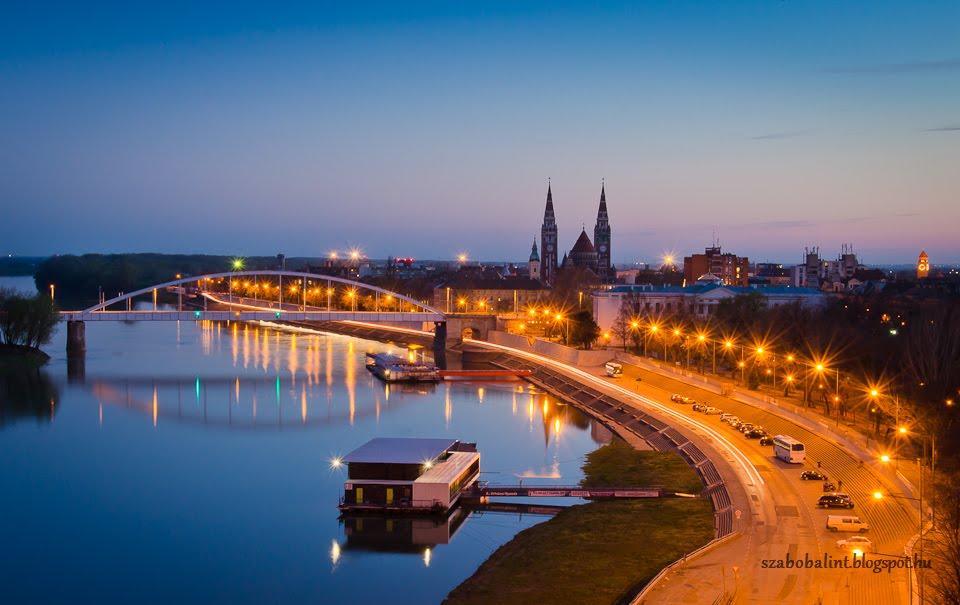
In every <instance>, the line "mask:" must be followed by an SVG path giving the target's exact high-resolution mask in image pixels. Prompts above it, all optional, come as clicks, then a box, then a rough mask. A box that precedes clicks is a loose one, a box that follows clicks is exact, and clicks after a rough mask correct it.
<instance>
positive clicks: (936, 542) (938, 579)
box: [924, 473, 960, 605]
mask: <svg viewBox="0 0 960 605" xmlns="http://www.w3.org/2000/svg"><path fill="white" fill-rule="evenodd" d="M958 485H960V475H958V474H957V473H951V474H946V477H945V478H944V479H941V480H940V481H938V482H937V485H936V490H937V492H936V497H937V506H936V510H935V512H934V520H933V528H932V529H931V530H930V531H929V532H928V533H927V534H926V535H925V537H926V539H927V540H928V542H927V544H928V545H929V546H928V549H929V550H928V551H927V552H928V553H929V557H930V559H931V568H930V569H928V570H926V573H925V574H924V576H925V579H926V582H927V586H928V587H929V589H930V591H931V592H932V593H933V596H934V597H935V598H934V599H933V601H934V602H936V603H946V604H949V605H960V487H958Z"/></svg>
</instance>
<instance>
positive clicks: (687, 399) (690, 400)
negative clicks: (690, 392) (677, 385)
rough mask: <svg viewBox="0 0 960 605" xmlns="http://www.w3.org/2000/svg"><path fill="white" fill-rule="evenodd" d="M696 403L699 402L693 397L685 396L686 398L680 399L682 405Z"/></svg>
mask: <svg viewBox="0 0 960 605" xmlns="http://www.w3.org/2000/svg"><path fill="white" fill-rule="evenodd" d="M696 402H697V400H696V399H694V398H693V397H686V396H684V397H681V398H680V403H696Z"/></svg>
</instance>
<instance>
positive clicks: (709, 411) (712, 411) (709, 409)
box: [703, 405, 723, 416]
mask: <svg viewBox="0 0 960 605" xmlns="http://www.w3.org/2000/svg"><path fill="white" fill-rule="evenodd" d="M703 413H704V414H706V415H707V416H716V415H717V414H722V413H723V410H721V409H720V408H715V407H713V406H712V405H711V406H707V409H705V410H703Z"/></svg>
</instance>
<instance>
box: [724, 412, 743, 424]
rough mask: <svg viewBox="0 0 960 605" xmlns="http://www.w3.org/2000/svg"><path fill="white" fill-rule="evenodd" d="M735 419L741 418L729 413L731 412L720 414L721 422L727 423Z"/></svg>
mask: <svg viewBox="0 0 960 605" xmlns="http://www.w3.org/2000/svg"><path fill="white" fill-rule="evenodd" d="M733 420H739V418H737V417H736V416H734V415H733V414H729V413H727V414H720V422H727V423H729V422H731V421H733Z"/></svg>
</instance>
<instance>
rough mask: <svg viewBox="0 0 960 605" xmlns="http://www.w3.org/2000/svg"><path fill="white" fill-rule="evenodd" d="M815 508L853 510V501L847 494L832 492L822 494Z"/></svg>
mask: <svg viewBox="0 0 960 605" xmlns="http://www.w3.org/2000/svg"><path fill="white" fill-rule="evenodd" d="M817 506H819V507H821V508H853V500H851V499H850V495H849V494H844V493H842V492H833V493H832V494H824V495H822V496H820V499H819V500H817Z"/></svg>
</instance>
